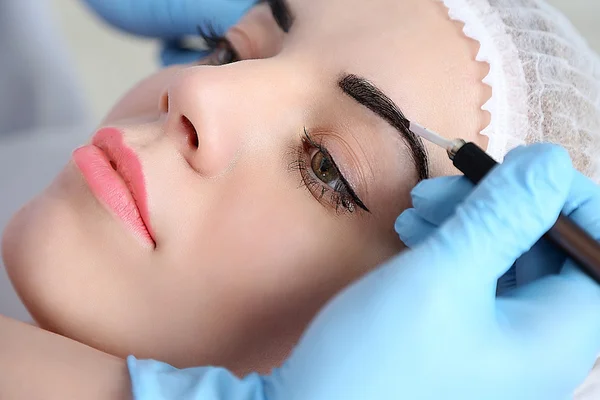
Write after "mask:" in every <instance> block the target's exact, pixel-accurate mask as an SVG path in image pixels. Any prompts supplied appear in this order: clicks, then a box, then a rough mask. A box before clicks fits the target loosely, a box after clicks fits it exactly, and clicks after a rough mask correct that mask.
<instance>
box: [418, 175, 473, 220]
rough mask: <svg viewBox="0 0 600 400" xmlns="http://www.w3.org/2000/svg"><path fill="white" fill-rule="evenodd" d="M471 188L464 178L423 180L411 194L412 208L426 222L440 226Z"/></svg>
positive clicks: (450, 177) (447, 177)
mask: <svg viewBox="0 0 600 400" xmlns="http://www.w3.org/2000/svg"><path fill="white" fill-rule="evenodd" d="M473 187H474V186H473V184H472V183H471V182H470V181H469V180H468V179H467V178H465V177H464V176H446V177H441V178H435V179H427V180H424V181H422V182H421V183H419V184H418V185H417V186H415V188H414V189H413V190H412V192H411V198H412V204H413V208H414V209H416V210H417V213H418V214H419V215H420V216H421V218H423V219H424V220H426V221H427V222H429V223H431V224H433V225H441V224H442V223H443V222H444V221H445V220H446V219H448V218H449V217H450V216H451V215H452V214H454V211H455V210H456V207H457V206H458V204H460V203H462V202H463V201H464V200H465V198H466V197H467V196H468V195H469V193H471V191H472V190H473Z"/></svg>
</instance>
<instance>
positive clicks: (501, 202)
mask: <svg viewBox="0 0 600 400" xmlns="http://www.w3.org/2000/svg"><path fill="white" fill-rule="evenodd" d="M448 182H450V184H449V183H448ZM457 182H458V183H457ZM423 185H425V187H426V190H425V191H424V192H425V193H436V195H437V194H439V193H445V195H444V196H442V197H441V198H439V199H438V198H429V197H427V198H426V200H422V199H419V198H418V197H419V195H418V194H419V193H424V192H423ZM455 185H458V186H455ZM462 185H463V183H461V181H460V179H458V180H457V179H455V178H453V179H450V180H448V179H447V178H443V179H437V180H432V181H429V182H425V183H422V184H421V185H420V186H419V187H418V188H417V189H416V190H415V193H416V194H417V196H415V199H416V200H417V201H416V205H417V210H418V212H419V215H420V216H425V215H430V214H429V213H433V214H435V213H436V212H437V210H438V206H439V204H440V202H443V201H444V198H446V199H448V198H450V199H452V198H454V201H453V202H454V203H457V202H458V201H457V200H459V199H462V198H463V197H464V194H465V192H466V191H469V190H462V189H461V187H463V186H462ZM457 188H458V190H457ZM463 188H464V187H463ZM442 208H444V207H442ZM444 209H445V210H446V212H445V215H441V216H442V217H443V218H441V219H440V220H445V222H444V223H443V224H442V225H441V226H440V227H439V228H435V229H433V230H431V232H429V234H428V235H427V236H428V237H427V238H426V239H424V240H422V241H421V242H420V244H418V245H416V246H415V247H414V248H413V249H412V250H410V251H407V252H405V253H403V254H401V255H399V256H397V257H396V258H394V259H392V260H390V261H389V262H387V263H386V264H385V265H384V266H382V267H380V268H378V269H377V270H375V271H374V272H372V273H370V274H368V275H367V276H366V277H365V278H363V279H361V280H360V281H358V282H356V283H355V284H353V285H351V286H350V287H349V288H347V289H346V290H344V291H342V292H341V293H340V294H339V295H338V296H336V297H335V298H334V299H333V301H331V302H330V303H329V304H328V305H327V306H326V307H325V308H324V309H323V310H322V311H321V313H320V314H319V315H318V316H317V318H316V319H315V320H314V321H313V323H312V324H311V326H310V327H309V329H308V330H307V332H306V333H305V334H304V336H303V338H302V340H301V341H300V343H299V345H298V346H297V348H296V349H295V351H294V353H293V354H292V356H291V357H290V358H289V359H288V361H287V362H286V363H285V365H284V366H283V367H282V368H279V369H276V370H274V371H273V373H272V374H271V375H269V376H266V377H259V376H257V375H251V376H248V377H246V378H245V379H243V380H237V379H236V378H234V377H232V376H231V375H230V374H229V373H228V372H227V371H225V370H222V369H215V368H196V369H191V370H187V371H176V370H174V369H172V368H170V367H168V366H165V365H164V364H160V363H156V362H152V361H136V360H135V359H133V358H131V359H130V360H129V366H130V371H131V376H132V382H133V388H134V392H135V393H136V398H137V399H170V398H184V396H188V397H185V398H198V399H200V398H202V399H204V398H210V399H242V398H244V399H245V398H253V399H265V400H296V399H298V400H306V399H310V400H331V399H344V400H351V399H357V400H358V399H360V400H362V399H422V400H439V399H449V400H454V399H457V400H458V399H460V400H481V399H486V400H495V399H497V400H506V399H511V400H520V399H522V400H537V399H540V400H542V399H543V400H553V399H560V400H564V399H566V398H568V397H569V395H570V394H571V393H572V392H573V391H574V389H575V388H576V386H577V385H578V384H580V383H581V382H582V381H583V380H584V378H585V376H586V374H587V372H588V371H589V369H590V368H591V367H592V365H593V363H594V359H595V356H596V354H598V352H599V351H600V313H599V312H598V309H600V286H599V285H597V284H596V283H595V282H594V281H592V280H591V279H589V278H588V277H587V276H586V275H584V274H583V273H581V272H580V271H579V270H578V269H577V267H575V266H574V265H573V263H572V262H571V261H568V260H564V259H562V258H560V257H557V256H556V254H554V253H553V254H550V256H549V257H548V256H547V255H545V254H541V253H535V254H534V255H528V256H527V260H528V261H529V262H530V263H533V264H535V265H536V266H537V267H539V268H540V269H544V270H545V271H547V272H548V273H549V272H551V271H555V272H557V273H556V274H554V275H551V276H545V277H543V278H541V279H539V280H536V281H534V282H531V283H529V284H528V285H524V286H522V287H519V288H517V289H514V290H512V291H511V292H510V294H509V295H506V296H500V297H497V296H496V282H497V279H498V278H499V277H500V276H501V275H503V274H504V273H505V272H506V271H507V270H508V269H509V268H510V267H511V265H512V264H513V263H514V262H515V260H516V259H517V258H519V257H520V256H521V255H522V254H523V253H525V252H527V251H528V250H529V249H530V248H531V247H532V246H533V245H534V243H535V242H536V241H537V240H538V239H539V238H540V237H541V236H542V235H543V233H544V232H546V231H547V230H548V229H549V228H550V226H552V224H553V223H554V222H555V220H556V218H557V216H558V214H559V212H560V210H561V209H564V212H565V213H566V214H568V215H570V216H571V218H573V219H574V220H575V221H576V222H577V223H578V224H580V225H581V226H582V227H583V228H584V229H586V230H588V231H589V232H591V233H592V235H594V236H595V237H596V238H598V237H600V211H599V210H600V188H599V187H597V186H596V185H594V184H593V183H592V182H591V181H589V180H588V179H587V178H585V177H583V176H582V175H580V174H579V173H578V172H576V171H575V170H574V169H573V167H572V165H571V164H570V160H569V158H568V155H567V153H566V152H565V151H564V150H562V149H560V148H558V147H554V146H550V145H534V146H530V147H527V148H520V149H517V150H515V151H513V152H511V154H509V156H508V157H507V158H506V161H505V163H504V164H503V165H501V166H499V167H498V168H496V169H494V170H493V171H492V172H491V173H490V175H489V176H488V177H486V178H485V179H484V180H483V181H482V182H481V184H480V185H478V186H477V187H476V188H474V189H473V190H471V191H470V193H469V194H468V195H467V196H466V197H465V199H464V202H461V203H460V204H459V205H457V206H456V207H450V208H444ZM411 214H414V211H409V212H408V213H405V214H403V215H404V216H401V217H400V220H399V223H397V228H398V229H399V231H400V232H401V235H402V236H403V237H407V236H410V235H409V234H407V230H408V231H409V230H410V226H409V225H407V224H406V223H405V222H406V221H404V220H403V219H404V218H406V217H405V216H406V215H411ZM441 214H444V213H441ZM409 218H410V217H409ZM436 218H437V217H436ZM423 220H427V219H423ZM436 221H437V219H436ZM421 228H422V227H421ZM534 256H535V257H534ZM244 396H245V397H244Z"/></svg>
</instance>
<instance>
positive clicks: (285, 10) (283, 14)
mask: <svg viewBox="0 0 600 400" xmlns="http://www.w3.org/2000/svg"><path fill="white" fill-rule="evenodd" d="M258 3H267V4H268V5H269V7H270V8H271V13H272V14H273V18H274V19H275V22H277V25H279V27H280V28H281V30H282V31H284V32H286V33H287V32H289V31H290V28H291V27H292V25H293V24H294V15H293V14H292V9H291V8H290V5H289V3H288V2H287V0H259V1H258Z"/></svg>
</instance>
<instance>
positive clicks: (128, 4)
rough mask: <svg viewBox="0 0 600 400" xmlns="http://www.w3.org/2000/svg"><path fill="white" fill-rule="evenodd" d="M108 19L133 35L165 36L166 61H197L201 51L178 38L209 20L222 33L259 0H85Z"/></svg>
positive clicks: (190, 33) (192, 31) (161, 37)
mask: <svg viewBox="0 0 600 400" xmlns="http://www.w3.org/2000/svg"><path fill="white" fill-rule="evenodd" d="M84 1H85V2H86V3H87V4H88V5H89V6H90V7H91V8H92V9H93V10H94V11H95V12H96V13H97V14H98V15H99V16H101V17H102V18H104V19H105V20H106V21H107V22H108V23H110V24H112V25H114V26H115V27H117V28H120V29H122V30H124V31H126V32H129V33H132V34H134V35H139V36H146V37H151V38H158V39H162V40H163V48H162V51H161V60H162V63H163V64H164V65H171V64H184V63H190V62H194V61H198V60H199V59H200V58H202V57H203V56H205V55H206V54H203V53H202V52H198V51H188V50H185V49H183V48H181V47H180V45H179V43H180V42H179V41H178V39H180V38H182V37H185V36H190V35H191V36H197V33H198V26H200V27H203V28H205V27H206V24H207V23H210V24H211V26H213V27H214V28H215V31H216V33H217V34H218V35H223V34H224V33H225V32H226V31H227V30H228V29H229V28H230V27H231V26H233V25H235V24H236V23H237V22H238V21H239V20H240V18H241V17H242V16H243V15H244V14H246V12H248V10H249V9H250V8H251V7H252V6H253V5H254V4H256V0H84ZM205 31H207V30H206V29H205Z"/></svg>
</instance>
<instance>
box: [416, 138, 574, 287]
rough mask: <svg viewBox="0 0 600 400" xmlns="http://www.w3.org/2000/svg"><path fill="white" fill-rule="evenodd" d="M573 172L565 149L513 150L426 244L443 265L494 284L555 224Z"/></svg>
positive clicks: (532, 148) (471, 278)
mask: <svg viewBox="0 0 600 400" xmlns="http://www.w3.org/2000/svg"><path fill="white" fill-rule="evenodd" d="M573 175H574V170H573V167H572V164H571V160H570V158H569V156H568V153H567V152H566V151H565V150H564V149H562V148H560V147H558V146H553V145H549V144H536V145H532V146H529V147H523V148H518V149H515V150H513V151H512V152H511V153H510V154H509V155H508V156H507V157H506V160H505V162H504V164H502V165H500V166H498V167H496V168H494V170H492V171H491V172H490V174H488V176H487V177H485V178H484V179H483V180H482V182H481V183H480V184H479V185H478V186H477V187H476V188H475V189H474V190H473V192H472V193H471V194H470V195H469V196H468V197H467V199H466V200H465V202H464V203H462V204H460V205H459V206H458V207H457V209H456V212H455V213H454V215H453V216H452V217H450V218H449V219H448V220H447V221H446V223H444V224H443V225H442V226H441V227H440V228H439V229H438V230H437V231H436V232H435V233H434V234H433V236H431V238H430V240H429V241H428V243H429V244H430V245H431V246H432V250H433V251H434V252H435V251H439V252H440V253H441V254H444V257H445V259H446V260H447V261H448V265H451V266H454V267H461V266H462V268H464V271H463V272H464V273H466V274H468V279H469V280H470V281H473V280H480V281H479V284H481V285H484V284H489V283H490V282H495V281H496V280H497V279H498V278H499V277H500V276H502V275H503V274H504V273H505V272H506V271H507V270H508V269H509V268H510V267H511V266H512V265H513V263H514V262H515V261H516V260H517V258H519V257H520V256H521V255H522V254H523V253H525V252H526V251H527V250H529V249H530V248H531V247H532V246H533V245H534V243H535V242H537V240H538V239H539V238H540V237H541V236H542V235H543V234H544V233H545V232H546V231H547V230H548V229H549V228H550V227H551V226H552V225H553V224H554V222H555V221H556V218H557V216H558V214H559V212H560V210H561V209H562V207H563V205H564V203H565V200H566V197H567V194H568V192H569V190H570V186H571V181H572V178H573ZM457 272H458V271H455V273H457ZM465 280H466V277H465Z"/></svg>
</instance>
